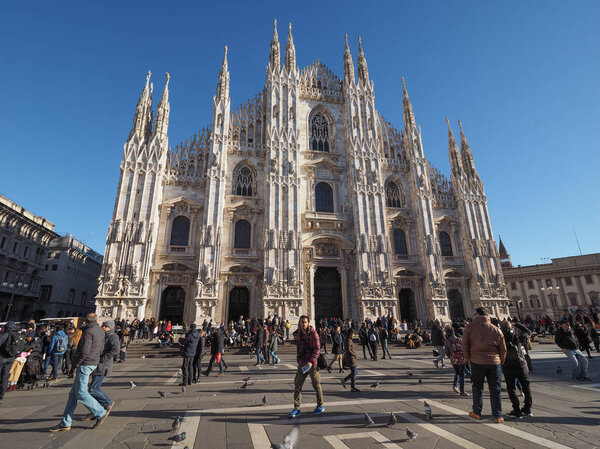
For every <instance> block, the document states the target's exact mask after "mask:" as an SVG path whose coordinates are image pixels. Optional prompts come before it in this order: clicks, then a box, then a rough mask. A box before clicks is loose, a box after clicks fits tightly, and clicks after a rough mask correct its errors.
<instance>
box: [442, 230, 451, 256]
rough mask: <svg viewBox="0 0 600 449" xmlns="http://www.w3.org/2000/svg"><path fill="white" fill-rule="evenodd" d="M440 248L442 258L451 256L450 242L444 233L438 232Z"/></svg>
mask: <svg viewBox="0 0 600 449" xmlns="http://www.w3.org/2000/svg"><path fill="white" fill-rule="evenodd" d="M440 247H441V249H442V256H452V242H451V241H450V236H449V235H448V233H447V232H446V231H442V232H440Z"/></svg>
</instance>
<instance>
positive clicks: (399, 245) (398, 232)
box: [394, 228, 408, 255]
mask: <svg viewBox="0 0 600 449" xmlns="http://www.w3.org/2000/svg"><path fill="white" fill-rule="evenodd" d="M394 252H395V253H396V254H401V255H406V254H408V250H407V248H406V234H405V233H404V231H403V230H402V229H397V228H396V229H394Z"/></svg>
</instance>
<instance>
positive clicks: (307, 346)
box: [294, 326, 320, 367]
mask: <svg viewBox="0 0 600 449" xmlns="http://www.w3.org/2000/svg"><path fill="white" fill-rule="evenodd" d="M294 339H295V340H296V360H297V362H298V366H304V365H306V364H307V363H310V364H311V365H312V366H313V367H316V366H317V359H318V358H319V353H320V352H319V349H320V345H319V334H317V331H315V330H314V328H313V327H312V326H308V329H307V331H306V333H304V332H302V331H301V330H300V329H297V330H296V331H294Z"/></svg>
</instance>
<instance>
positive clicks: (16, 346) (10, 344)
mask: <svg viewBox="0 0 600 449" xmlns="http://www.w3.org/2000/svg"><path fill="white" fill-rule="evenodd" d="M24 349H25V336H24V335H23V334H21V333H20V332H11V333H10V335H9V336H8V338H7V339H6V341H5V342H4V345H2V355H4V356H5V357H9V358H10V357H16V356H17V355H19V354H20V353H21V352H23V350H24Z"/></svg>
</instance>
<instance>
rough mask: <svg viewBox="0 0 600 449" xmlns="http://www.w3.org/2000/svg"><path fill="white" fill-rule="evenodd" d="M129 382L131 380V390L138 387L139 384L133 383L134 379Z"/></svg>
mask: <svg viewBox="0 0 600 449" xmlns="http://www.w3.org/2000/svg"><path fill="white" fill-rule="evenodd" d="M129 382H131V388H130V390H133V389H134V388H135V387H137V385H136V384H134V383H133V380H130V381H129Z"/></svg>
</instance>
